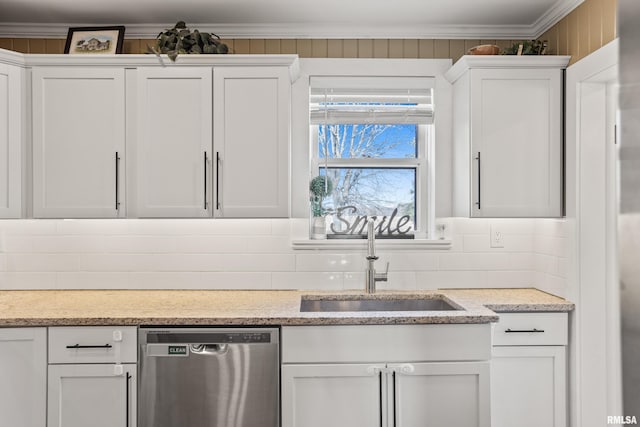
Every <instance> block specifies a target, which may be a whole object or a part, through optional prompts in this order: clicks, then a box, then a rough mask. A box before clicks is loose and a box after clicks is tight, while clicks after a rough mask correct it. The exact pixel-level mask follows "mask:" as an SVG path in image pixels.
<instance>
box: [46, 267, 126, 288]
mask: <svg viewBox="0 0 640 427" xmlns="http://www.w3.org/2000/svg"><path fill="white" fill-rule="evenodd" d="M55 287H56V289H86V288H90V289H129V288H130V283H129V274H128V273H123V272H103V271H101V272H86V271H74V272H60V273H56V285H55Z"/></svg>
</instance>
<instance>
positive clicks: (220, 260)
mask: <svg viewBox="0 0 640 427" xmlns="http://www.w3.org/2000/svg"><path fill="white" fill-rule="evenodd" d="M439 222H443V223H445V224H446V225H447V229H446V235H447V237H448V238H451V239H452V241H453V245H452V247H451V249H449V250H396V251H388V250H383V249H379V250H378V255H379V256H380V258H381V259H380V260H379V261H378V263H377V266H378V269H383V268H384V265H385V263H386V261H389V263H390V269H389V270H390V273H389V277H390V279H389V282H388V283H381V284H380V288H381V289H421V288H424V289H434V288H439V287H440V288H442V287H471V288H474V287H499V288H502V287H530V286H536V287H538V288H540V289H542V290H546V291H549V292H552V293H555V294H558V295H564V293H565V290H566V277H567V268H566V266H567V262H568V256H569V254H570V252H571V248H570V244H569V238H568V237H569V236H567V230H568V227H567V226H566V223H565V221H564V220H559V219H503V220H497V219H492V220H484V219H462V218H447V219H442V220H439ZM491 227H494V230H495V229H496V227H498V228H499V229H500V231H501V232H502V234H503V236H504V248H497V249H493V248H490V240H489V233H490V229H491ZM307 230H308V229H307V220H302V219H291V220H288V219H272V220H269V219H266V220H229V219H224V220H196V219H194V220H6V221H0V289H73V288H100V289H121V288H132V289H149V288H159V289H171V288H184V289H320V290H336V289H361V288H363V283H364V270H365V258H364V250H363V251H351V252H347V251H344V252H340V251H326V250H322V251H315V250H310V251H309V250H296V251H294V250H293V249H292V248H291V240H292V239H295V238H297V237H302V236H306V233H307Z"/></svg>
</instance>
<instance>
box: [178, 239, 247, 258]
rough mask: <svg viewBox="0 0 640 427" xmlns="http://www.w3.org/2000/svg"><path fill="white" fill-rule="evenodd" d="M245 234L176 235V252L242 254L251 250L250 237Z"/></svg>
mask: <svg viewBox="0 0 640 427" xmlns="http://www.w3.org/2000/svg"><path fill="white" fill-rule="evenodd" d="M250 238H251V237H245V236H216V235H203V236H176V237H173V239H174V251H173V252H175V253H187V254H197V253H204V254H207V253H215V254H224V253H235V254H241V253H246V252H249V251H250V248H251V247H250V246H249V243H248V239H250Z"/></svg>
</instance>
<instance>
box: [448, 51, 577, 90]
mask: <svg viewBox="0 0 640 427" xmlns="http://www.w3.org/2000/svg"><path fill="white" fill-rule="evenodd" d="M570 60H571V57H570V56H560V55H557V56H556V55H520V56H518V55H464V56H462V57H461V58H460V59H459V60H458V61H457V62H456V63H455V64H453V67H451V68H450V69H449V70H448V71H447V72H446V73H445V74H444V77H445V79H447V80H448V81H449V82H450V83H454V82H455V81H456V80H458V79H459V78H460V77H462V76H463V75H464V73H466V72H467V71H468V70H469V69H472V68H474V69H477V68H509V69H514V68H558V69H564V68H567V65H568V64H569V61H570Z"/></svg>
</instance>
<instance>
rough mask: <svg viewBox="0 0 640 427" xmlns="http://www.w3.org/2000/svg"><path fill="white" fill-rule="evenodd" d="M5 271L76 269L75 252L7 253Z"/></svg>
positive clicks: (76, 256) (76, 257)
mask: <svg viewBox="0 0 640 427" xmlns="http://www.w3.org/2000/svg"><path fill="white" fill-rule="evenodd" d="M5 256H6V271H9V272H13V271H24V272H47V271H77V270H78V258H79V256H78V255H77V254H39V253H30V254H26V253H8V254H6V255H5Z"/></svg>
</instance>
